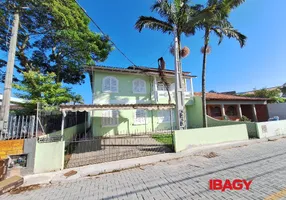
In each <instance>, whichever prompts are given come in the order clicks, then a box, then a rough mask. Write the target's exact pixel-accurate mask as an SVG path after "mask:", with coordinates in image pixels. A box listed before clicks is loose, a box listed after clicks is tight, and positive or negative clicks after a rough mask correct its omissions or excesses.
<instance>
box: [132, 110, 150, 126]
mask: <svg viewBox="0 0 286 200" xmlns="http://www.w3.org/2000/svg"><path fill="white" fill-rule="evenodd" d="M146 117H147V116H146V111H145V110H136V111H135V115H134V124H145V123H146V121H147V119H146ZM145 120H146V121H145Z"/></svg>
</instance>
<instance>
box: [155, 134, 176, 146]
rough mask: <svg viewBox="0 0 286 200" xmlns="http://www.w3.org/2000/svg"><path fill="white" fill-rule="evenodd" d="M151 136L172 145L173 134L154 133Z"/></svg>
mask: <svg viewBox="0 0 286 200" xmlns="http://www.w3.org/2000/svg"><path fill="white" fill-rule="evenodd" d="M152 138H153V139H155V140H156V141H157V142H160V143H162V144H166V145H168V146H173V135H172V134H154V135H152Z"/></svg>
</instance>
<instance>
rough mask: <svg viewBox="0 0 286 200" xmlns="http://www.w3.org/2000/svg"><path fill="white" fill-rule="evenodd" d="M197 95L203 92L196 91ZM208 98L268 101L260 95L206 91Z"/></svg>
mask: <svg viewBox="0 0 286 200" xmlns="http://www.w3.org/2000/svg"><path fill="white" fill-rule="evenodd" d="M195 96H202V93H201V92H195ZM206 99H207V100H227V101H267V100H269V99H267V98H259V97H243V96H236V95H229V94H219V93H206Z"/></svg>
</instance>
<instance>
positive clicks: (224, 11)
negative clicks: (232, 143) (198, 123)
mask: <svg viewBox="0 0 286 200" xmlns="http://www.w3.org/2000/svg"><path fill="white" fill-rule="evenodd" d="M244 1H245V0H209V1H208V5H207V6H208V8H209V9H212V10H214V12H213V15H212V16H211V17H210V18H208V19H205V20H204V21H201V22H200V23H198V24H197V28H198V29H202V30H204V46H203V48H202V49H201V51H202V53H203V67H202V107H203V108H202V110H203V126H204V127H207V110H206V63H207V54H208V53H210V47H209V41H210V34H211V33H212V32H213V33H214V34H215V35H217V36H218V37H219V43H218V44H220V43H221V42H222V40H223V37H224V36H227V37H228V38H235V39H236V40H238V42H239V43H240V46H241V47H243V46H244V45H245V41H246V36H244V35H243V34H241V33H240V32H238V31H237V30H235V29H234V28H233V26H232V25H231V23H230V22H229V21H228V20H227V19H228V16H229V13H230V11H231V10H233V9H234V8H236V7H238V6H239V5H240V4H242V3H243V2H244Z"/></svg>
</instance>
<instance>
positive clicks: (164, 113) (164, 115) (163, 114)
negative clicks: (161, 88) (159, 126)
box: [157, 110, 175, 123]
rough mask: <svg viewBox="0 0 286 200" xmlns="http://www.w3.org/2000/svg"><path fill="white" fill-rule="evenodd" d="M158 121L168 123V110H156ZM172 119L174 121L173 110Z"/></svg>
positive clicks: (169, 119)
mask: <svg viewBox="0 0 286 200" xmlns="http://www.w3.org/2000/svg"><path fill="white" fill-rule="evenodd" d="M157 117H158V123H170V122H171V113H170V110H159V111H158V116H157ZM172 121H173V122H174V121H175V115H174V110H172Z"/></svg>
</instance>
